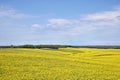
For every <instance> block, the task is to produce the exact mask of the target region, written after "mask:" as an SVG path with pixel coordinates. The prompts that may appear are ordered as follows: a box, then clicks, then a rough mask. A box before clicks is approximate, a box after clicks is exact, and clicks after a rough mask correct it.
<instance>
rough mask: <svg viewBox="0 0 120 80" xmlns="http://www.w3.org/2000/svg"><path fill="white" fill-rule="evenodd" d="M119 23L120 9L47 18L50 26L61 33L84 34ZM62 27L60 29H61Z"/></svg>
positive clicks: (109, 27) (110, 27) (112, 26)
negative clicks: (69, 17) (67, 17)
mask: <svg viewBox="0 0 120 80" xmlns="http://www.w3.org/2000/svg"><path fill="white" fill-rule="evenodd" d="M119 25H120V9H119V8H117V9H114V10H111V11H103V12H97V13H95V14H88V15H84V16H81V18H80V19H65V18H52V19H49V20H48V24H47V25H46V26H49V27H51V28H58V30H57V31H56V32H57V33H58V32H59V33H60V34H63V35H66V34H67V35H79V34H86V33H89V32H91V31H93V30H97V29H107V28H108V29H113V28H114V27H115V26H117V27H119ZM61 28H62V29H61Z"/></svg>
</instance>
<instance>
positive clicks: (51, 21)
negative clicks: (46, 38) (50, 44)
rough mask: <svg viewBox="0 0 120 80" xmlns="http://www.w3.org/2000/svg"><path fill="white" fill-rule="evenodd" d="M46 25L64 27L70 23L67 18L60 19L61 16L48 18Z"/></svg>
mask: <svg viewBox="0 0 120 80" xmlns="http://www.w3.org/2000/svg"><path fill="white" fill-rule="evenodd" d="M48 22H49V23H48V24H47V25H48V26H52V27H64V26H68V25H70V24H71V21H70V20H67V19H62V18H52V19H49V20H48Z"/></svg>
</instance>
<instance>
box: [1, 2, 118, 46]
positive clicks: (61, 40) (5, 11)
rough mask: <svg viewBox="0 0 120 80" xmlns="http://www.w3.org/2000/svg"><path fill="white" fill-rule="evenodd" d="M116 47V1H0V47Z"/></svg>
mask: <svg viewBox="0 0 120 80" xmlns="http://www.w3.org/2000/svg"><path fill="white" fill-rule="evenodd" d="M21 44H66V45H120V0H0V45H21Z"/></svg>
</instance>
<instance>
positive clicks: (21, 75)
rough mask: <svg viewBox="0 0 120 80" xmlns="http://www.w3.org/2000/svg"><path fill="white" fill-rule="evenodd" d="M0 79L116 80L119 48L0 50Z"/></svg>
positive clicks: (119, 75) (118, 78)
mask: <svg viewBox="0 0 120 80" xmlns="http://www.w3.org/2000/svg"><path fill="white" fill-rule="evenodd" d="M0 80H120V49H97V48H96V49H95V48H59V49H58V50H57V49H56V50H55V49H25V48H4V49H3V48H0Z"/></svg>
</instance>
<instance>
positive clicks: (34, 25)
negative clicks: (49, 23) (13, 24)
mask: <svg viewBox="0 0 120 80" xmlns="http://www.w3.org/2000/svg"><path fill="white" fill-rule="evenodd" d="M32 27H33V28H42V27H43V26H42V25H40V24H32Z"/></svg>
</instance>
